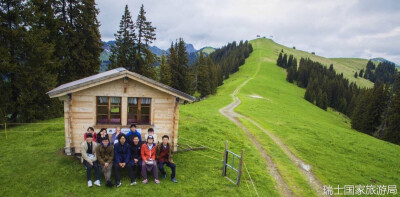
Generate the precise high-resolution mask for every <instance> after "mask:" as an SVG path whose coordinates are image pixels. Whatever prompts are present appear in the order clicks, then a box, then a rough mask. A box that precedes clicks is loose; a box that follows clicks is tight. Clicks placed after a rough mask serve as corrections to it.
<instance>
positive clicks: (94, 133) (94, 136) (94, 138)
mask: <svg viewBox="0 0 400 197" xmlns="http://www.w3.org/2000/svg"><path fill="white" fill-rule="evenodd" d="M88 133H90V134H92V136H93V142H97V134H96V132H94V129H93V127H89V128H88V129H87V130H86V133H85V134H84V135H83V139H84V140H86V135H87V134H88Z"/></svg>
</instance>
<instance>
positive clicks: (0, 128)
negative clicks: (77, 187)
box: [0, 123, 259, 196]
mask: <svg viewBox="0 0 400 197" xmlns="http://www.w3.org/2000/svg"><path fill="white" fill-rule="evenodd" d="M23 125H30V126H32V125H64V123H2V124H0V133H1V132H4V135H5V137H6V139H8V133H14V132H15V133H17V132H18V133H20V132H27V133H32V134H34V133H48V132H52V133H57V132H60V133H61V132H64V128H62V129H60V130H50V131H46V130H43V129H42V130H34V129H30V128H25V129H23V128H21V127H20V126H23ZM10 127H11V128H10ZM179 139H183V140H186V141H188V142H190V143H192V144H196V145H200V146H202V147H205V148H206V149H208V150H211V151H214V152H216V153H219V154H221V158H216V157H213V156H210V155H206V154H203V153H201V152H199V151H192V152H193V153H195V154H198V155H201V156H203V157H207V158H209V159H212V160H214V161H218V162H221V163H222V162H223V161H224V160H223V159H222V158H223V155H224V152H223V151H219V150H217V149H215V148H211V147H209V146H206V145H203V144H200V143H198V142H195V141H192V140H190V139H187V138H184V137H179ZM243 164H244V167H245V169H246V174H243V175H244V176H243V178H244V179H245V180H244V181H245V183H246V186H247V189H248V191H249V193H251V192H250V187H249V184H248V180H247V178H246V176H245V175H247V177H248V178H249V180H250V182H251V185H252V187H253V190H254V192H255V194H256V196H259V194H258V191H257V188H256V186H255V184H254V181H253V179H252V178H251V175H250V172H249V170H248V168H247V166H246V163H245V162H243Z"/></svg>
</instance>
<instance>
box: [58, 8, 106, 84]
mask: <svg viewBox="0 0 400 197" xmlns="http://www.w3.org/2000/svg"><path fill="white" fill-rule="evenodd" d="M58 5H59V7H58V9H57V10H58V11H60V13H57V14H58V15H60V20H64V21H62V22H60V24H61V26H60V29H61V31H62V32H63V35H65V36H62V37H61V40H63V41H62V42H63V43H64V44H65V45H66V46H65V47H64V49H63V50H62V49H61V50H62V53H59V54H60V55H61V57H60V59H62V60H63V62H62V63H63V65H62V67H61V69H59V83H66V82H69V81H73V80H77V79H81V78H83V77H87V76H90V75H93V74H95V73H98V72H99V70H100V63H101V62H100V60H99V57H100V53H101V52H102V50H103V49H102V47H101V46H102V43H101V40H100V32H99V26H100V24H99V22H98V20H97V15H98V13H99V11H98V9H97V8H96V7H95V5H96V4H95V2H94V0H80V1H78V0H68V1H65V0H62V1H61V3H60V4H58Z"/></svg>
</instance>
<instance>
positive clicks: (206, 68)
mask: <svg viewBox="0 0 400 197" xmlns="http://www.w3.org/2000/svg"><path fill="white" fill-rule="evenodd" d="M252 50H253V48H252V46H251V44H250V43H248V42H247V41H246V42H243V41H240V43H239V44H236V42H232V43H229V44H228V45H226V46H224V47H222V48H221V49H217V50H215V51H214V52H212V53H211V54H210V55H206V54H204V53H202V52H199V55H198V58H197V60H196V62H195V63H194V65H192V66H189V60H188V53H187V52H186V47H185V42H184V41H183V39H182V38H180V39H179V41H176V42H175V43H172V44H171V47H170V48H169V50H168V52H169V53H168V54H167V55H165V54H163V55H162V56H161V58H160V68H159V80H160V82H162V83H164V84H166V85H169V86H171V87H173V88H175V89H178V90H181V91H183V92H186V93H189V94H194V93H195V92H196V91H197V92H198V93H199V94H200V97H205V96H207V95H210V94H215V93H216V91H217V87H218V86H220V85H222V82H223V80H224V79H226V78H228V77H229V74H231V73H234V72H235V71H237V70H239V66H241V65H243V64H244V62H245V58H247V57H248V56H249V54H250V53H251V52H252Z"/></svg>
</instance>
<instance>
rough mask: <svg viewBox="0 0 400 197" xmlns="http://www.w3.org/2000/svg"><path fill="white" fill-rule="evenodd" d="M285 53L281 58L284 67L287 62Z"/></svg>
mask: <svg viewBox="0 0 400 197" xmlns="http://www.w3.org/2000/svg"><path fill="white" fill-rule="evenodd" d="M287 58H288V57H287V54H286V53H285V55H283V58H282V66H281V67H282V68H286V67H287V64H288V60H287Z"/></svg>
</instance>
